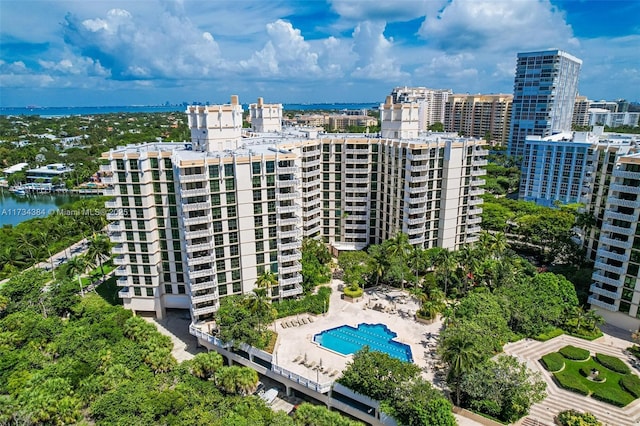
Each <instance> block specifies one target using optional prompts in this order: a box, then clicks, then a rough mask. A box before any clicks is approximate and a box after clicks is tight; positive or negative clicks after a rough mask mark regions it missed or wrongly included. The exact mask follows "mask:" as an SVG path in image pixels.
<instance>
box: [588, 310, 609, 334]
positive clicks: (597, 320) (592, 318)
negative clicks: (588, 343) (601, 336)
mask: <svg viewBox="0 0 640 426" xmlns="http://www.w3.org/2000/svg"><path fill="white" fill-rule="evenodd" d="M584 317H585V318H584V320H585V321H586V322H587V323H589V324H590V325H591V331H596V326H597V325H602V324H604V317H603V316H602V315H600V314H599V313H597V312H596V311H594V310H593V309H592V310H590V311H587V313H586V314H585V316H584Z"/></svg>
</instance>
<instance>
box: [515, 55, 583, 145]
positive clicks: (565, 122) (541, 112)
mask: <svg viewBox="0 0 640 426" xmlns="http://www.w3.org/2000/svg"><path fill="white" fill-rule="evenodd" d="M581 65H582V61H581V60H580V59H578V58H576V57H574V56H572V55H570V54H568V53H566V52H563V51H561V50H549V51H544V52H528V53H518V63H517V67H516V77H515V80H514V88H513V105H512V110H511V125H510V129H509V146H508V153H509V155H510V156H515V157H522V156H523V154H524V147H525V139H526V137H527V136H529V135H535V136H541V137H545V136H550V135H553V134H555V133H559V132H562V131H568V130H571V120H572V116H573V108H574V104H575V100H576V95H577V94H578V76H579V73H580V66H581Z"/></svg>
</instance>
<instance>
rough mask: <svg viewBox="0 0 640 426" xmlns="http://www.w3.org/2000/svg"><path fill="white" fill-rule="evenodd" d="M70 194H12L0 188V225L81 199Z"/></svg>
mask: <svg viewBox="0 0 640 426" xmlns="http://www.w3.org/2000/svg"><path fill="white" fill-rule="evenodd" d="M81 198H82V197H81V196H72V195H46V194H42V195H14V194H12V193H10V192H9V191H7V190H6V189H2V190H0V226H4V225H14V226H15V225H17V224H19V223H21V222H24V221H25V220H29V219H33V218H36V217H45V216H48V215H49V214H51V213H55V212H56V211H57V210H58V209H60V207H61V206H62V205H64V204H67V203H71V202H73V201H76V200H79V199H81Z"/></svg>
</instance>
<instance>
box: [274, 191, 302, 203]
mask: <svg viewBox="0 0 640 426" xmlns="http://www.w3.org/2000/svg"><path fill="white" fill-rule="evenodd" d="M300 197H301V195H300V192H298V191H293V192H276V200H278V201H286V200H297V199H299V198H300Z"/></svg>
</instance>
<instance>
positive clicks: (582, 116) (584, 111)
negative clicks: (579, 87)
mask: <svg viewBox="0 0 640 426" xmlns="http://www.w3.org/2000/svg"><path fill="white" fill-rule="evenodd" d="M590 103H591V101H590V100H589V99H587V97H586V96H577V97H576V102H575V104H574V106H573V118H572V120H571V124H572V126H582V127H584V126H588V125H589V104H590Z"/></svg>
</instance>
